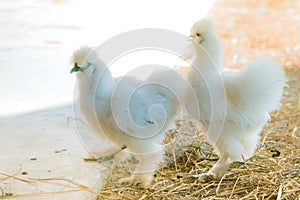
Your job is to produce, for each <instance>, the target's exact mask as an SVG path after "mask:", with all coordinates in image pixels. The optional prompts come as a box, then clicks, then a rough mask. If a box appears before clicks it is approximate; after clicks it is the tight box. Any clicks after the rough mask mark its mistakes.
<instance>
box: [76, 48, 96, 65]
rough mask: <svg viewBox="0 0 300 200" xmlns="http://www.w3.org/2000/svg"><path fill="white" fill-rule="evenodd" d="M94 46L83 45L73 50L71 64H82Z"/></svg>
mask: <svg viewBox="0 0 300 200" xmlns="http://www.w3.org/2000/svg"><path fill="white" fill-rule="evenodd" d="M92 49H93V48H91V47H88V46H83V47H81V48H80V49H78V50H76V51H74V52H73V56H72V59H71V64H75V63H77V64H78V65H80V66H81V65H82V63H83V61H84V60H85V59H86V57H87V55H88V54H89V53H90V52H91V51H92Z"/></svg>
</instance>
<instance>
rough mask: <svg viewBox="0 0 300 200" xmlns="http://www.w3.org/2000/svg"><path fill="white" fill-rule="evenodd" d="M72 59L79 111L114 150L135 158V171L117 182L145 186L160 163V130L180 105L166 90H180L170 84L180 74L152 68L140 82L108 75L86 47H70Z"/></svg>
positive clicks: (170, 119)
mask: <svg viewBox="0 0 300 200" xmlns="http://www.w3.org/2000/svg"><path fill="white" fill-rule="evenodd" d="M100 56H101V55H100ZM72 62H73V64H74V65H75V66H74V68H73V69H72V70H71V73H72V72H76V73H77V86H78V88H77V90H78V91H79V96H78V98H79V99H78V100H79V105H80V109H81V111H82V113H83V114H84V117H85V118H86V120H87V122H88V125H89V126H90V127H91V129H92V130H93V131H95V132H96V133H98V134H101V135H102V136H104V137H105V138H107V139H108V140H109V141H110V142H112V143H113V144H114V145H115V146H117V147H118V148H121V147H123V146H126V147H127V150H128V151H129V152H131V153H133V155H134V157H135V158H136V159H137V160H138V166H137V168H136V170H135V172H134V173H132V175H131V177H130V178H127V179H122V182H124V181H125V182H131V181H133V180H136V181H140V182H142V183H143V184H144V186H148V185H149V184H150V182H151V180H152V177H153V172H154V170H155V169H157V168H158V166H159V164H160V162H162V161H163V155H164V147H163V140H164V138H165V132H166V130H167V129H169V128H170V126H171V125H172V122H173V118H174V117H175V116H176V114H177V113H178V111H179V108H180V105H179V101H178V99H177V97H176V96H175V95H174V94H172V93H171V92H169V91H168V89H170V90H171V91H172V90H173V91H172V92H174V91H178V92H183V91H184V89H183V86H182V85H176V84H174V82H176V79H178V78H180V76H179V75H176V73H174V72H173V71H172V70H171V69H168V70H167V69H162V68H158V69H156V70H154V71H153V72H152V74H151V75H150V76H149V77H148V78H147V79H146V80H138V79H136V78H135V77H132V76H126V75H125V76H122V77H120V78H113V77H112V75H111V72H110V71H109V69H108V68H107V66H106V65H105V64H104V63H103V62H102V61H101V60H100V59H99V55H97V52H96V50H93V49H92V48H89V47H82V48H81V49H79V50H77V51H75V52H74V54H73V58H72ZM140 72H141V73H145V72H143V71H140ZM179 82H180V81H179ZM179 82H178V83H179ZM174 93H176V92H174ZM181 95H182V96H183V94H181Z"/></svg>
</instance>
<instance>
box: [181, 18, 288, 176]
mask: <svg viewBox="0 0 300 200" xmlns="http://www.w3.org/2000/svg"><path fill="white" fill-rule="evenodd" d="M190 40H191V44H190V46H189V48H190V49H189V51H188V54H186V55H184V56H186V59H191V63H192V66H191V67H190V69H189V71H188V74H187V79H188V81H189V82H190V84H191V86H192V87H193V89H194V91H195V93H196V95H197V97H198V101H199V102H198V104H199V110H200V116H195V117H197V118H198V119H199V121H200V122H202V124H203V125H204V128H206V131H207V140H208V142H209V143H210V144H212V145H213V147H214V149H215V150H216V152H217V154H218V155H219V160H218V162H217V163H216V164H215V165H214V166H213V167H212V168H211V169H210V170H209V171H208V172H207V173H204V174H200V175H198V177H199V181H200V182H207V181H210V180H213V179H220V178H221V177H222V176H223V175H224V174H225V173H226V172H227V170H228V168H229V165H230V164H231V163H232V162H234V161H243V160H245V159H248V158H250V157H251V156H253V154H254V151H255V149H256V146H257V144H258V141H259V133H260V131H261V129H262V127H263V126H264V125H265V124H266V122H267V121H268V120H269V119H270V116H269V113H270V112H271V111H273V110H275V109H276V108H278V107H279V106H280V99H281V97H282V93H283V88H284V86H285V83H286V77H285V73H284V71H283V69H282V68H281V67H280V65H279V64H278V63H277V62H276V61H275V60H274V59H273V58H271V57H269V56H262V57H261V58H258V59H257V60H256V61H254V62H252V63H250V64H249V65H248V66H245V67H244V68H242V69H241V70H240V71H239V72H231V73H230V72H224V70H223V48H222V45H221V42H220V41H219V40H218V38H217V36H216V35H215V33H214V31H213V25H212V22H211V21H210V20H209V19H203V20H201V21H198V22H196V23H195V24H194V25H193V27H192V29H191V36H190ZM188 95H189V94H187V96H188ZM187 107H188V106H187ZM193 110H194V108H189V107H188V112H190V113H191V114H193Z"/></svg>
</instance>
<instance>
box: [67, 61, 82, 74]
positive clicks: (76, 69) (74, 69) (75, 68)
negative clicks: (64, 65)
mask: <svg viewBox="0 0 300 200" xmlns="http://www.w3.org/2000/svg"><path fill="white" fill-rule="evenodd" d="M78 71H80V72H82V71H83V68H81V67H79V66H78V64H77V63H75V64H74V67H73V68H72V69H71V71H70V74H72V73H73V72H78Z"/></svg>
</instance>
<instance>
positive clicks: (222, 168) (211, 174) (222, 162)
mask: <svg viewBox="0 0 300 200" xmlns="http://www.w3.org/2000/svg"><path fill="white" fill-rule="evenodd" d="M228 158H229V157H228V155H227V154H226V155H221V156H220V159H219V160H218V161H217V163H216V164H214V166H213V167H212V168H211V169H210V170H209V171H208V172H206V173H203V174H200V175H199V177H198V180H199V181H200V182H201V183H205V182H209V181H212V180H216V179H221V178H222V176H223V175H224V174H225V173H226V172H227V170H228V168H229V166H230V164H231V161H230V160H229V159H228Z"/></svg>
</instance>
